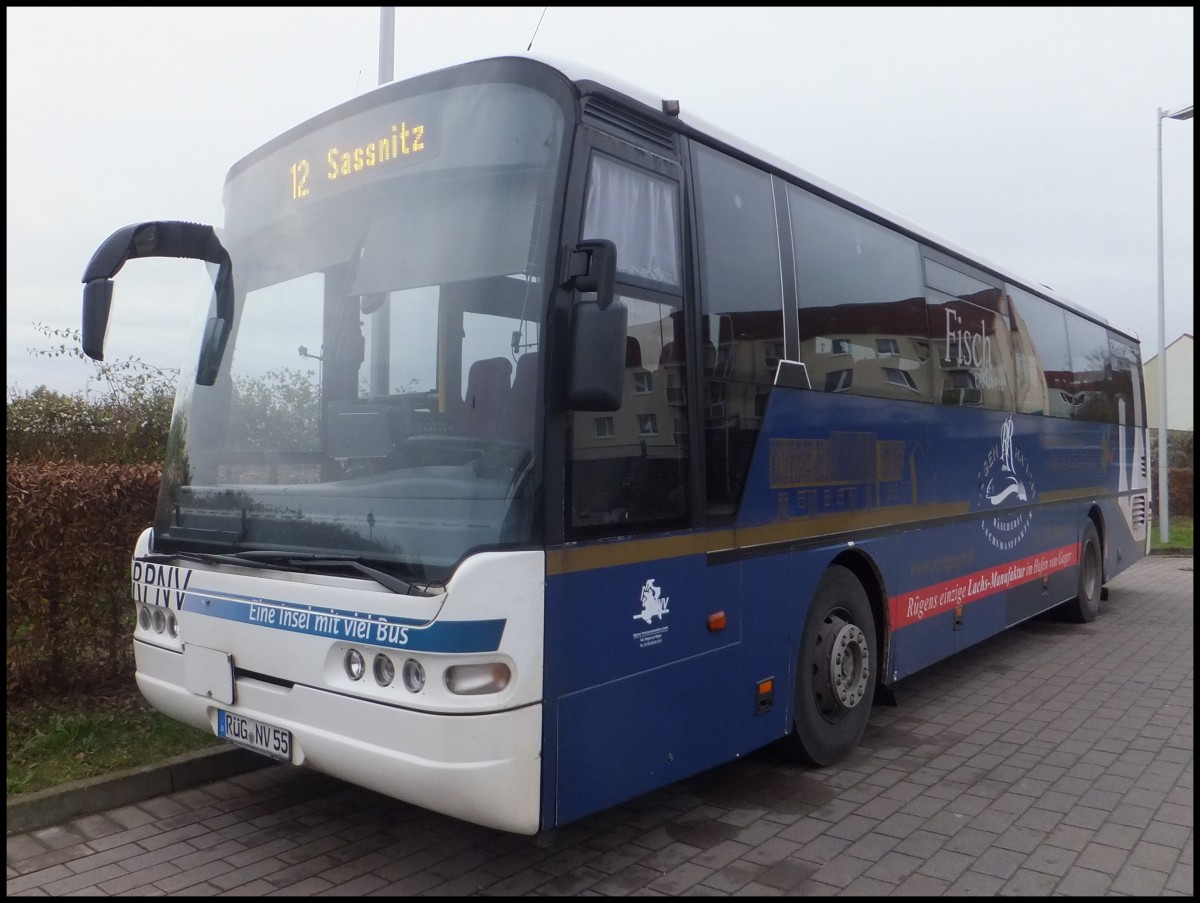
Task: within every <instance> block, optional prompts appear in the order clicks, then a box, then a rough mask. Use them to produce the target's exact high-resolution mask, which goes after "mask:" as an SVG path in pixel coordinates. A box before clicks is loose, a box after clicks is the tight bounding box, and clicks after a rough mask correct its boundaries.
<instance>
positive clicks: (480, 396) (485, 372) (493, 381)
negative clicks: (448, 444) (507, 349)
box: [463, 357, 513, 438]
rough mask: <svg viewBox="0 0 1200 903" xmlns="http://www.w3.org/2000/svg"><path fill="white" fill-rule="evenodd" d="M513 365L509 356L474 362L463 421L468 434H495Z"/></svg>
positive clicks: (469, 376) (464, 401)
mask: <svg viewBox="0 0 1200 903" xmlns="http://www.w3.org/2000/svg"><path fill="white" fill-rule="evenodd" d="M512 368H513V367H512V362H511V361H510V360H509V359H508V358H506V357H490V358H485V359H484V360H479V361H475V363H473V364H471V369H470V370H468V371H467V393H466V397H465V398H464V399H463V421H464V427H465V429H466V433H467V435H468V436H475V437H480V438H482V437H488V436H492V435H494V434H495V431H496V427H497V423H498V420H499V418H500V413H501V411H503V409H504V403H505V401H506V400H507V398H508V395H509V391H510V388H511V387H510V382H509V379H510V377H511V375H512Z"/></svg>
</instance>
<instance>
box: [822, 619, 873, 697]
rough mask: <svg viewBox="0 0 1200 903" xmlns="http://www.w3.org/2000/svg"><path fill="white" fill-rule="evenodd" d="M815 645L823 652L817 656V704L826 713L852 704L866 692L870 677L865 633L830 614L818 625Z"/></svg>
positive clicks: (869, 661) (854, 625)
mask: <svg viewBox="0 0 1200 903" xmlns="http://www.w3.org/2000/svg"><path fill="white" fill-rule="evenodd" d="M818 647H819V648H820V649H821V650H822V652H823V653H824V654H823V655H822V656H821V657H820V659H819V660H818V661H819V664H818V676H817V683H816V685H817V687H818V688H819V689H818V692H817V702H818V705H819V706H820V708H821V710H822V711H823V712H825V714H827V715H832V714H836V713H837V712H838V711H839V710H845V709H852V708H854V707H855V706H856V705H858V704H859V703H860V702H862V700H863V697H864V696H866V693H867V688H868V686H869V681H870V677H871V667H870V663H871V659H870V655H869V653H868V651H867V637H866V634H864V633H863V632H862V630H861V629H860V628H859V627H858V626H857V625H856V624H851V623H850V622H849V621H846V620H844V619H843V618H840V617H838V616H836V615H833V616H830V617H829V618H828V619H827V620H826V621H825V624H824V625H823V626H822V630H821V631H820V635H819V640H818Z"/></svg>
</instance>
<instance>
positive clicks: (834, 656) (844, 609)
mask: <svg viewBox="0 0 1200 903" xmlns="http://www.w3.org/2000/svg"><path fill="white" fill-rule="evenodd" d="M878 662H879V652H878V645H877V642H876V637H875V618H874V616H873V615H872V613H871V603H870V602H869V601H868V599H867V593H866V590H864V589H863V586H862V584H861V583H859V581H858V578H857V577H855V576H854V574H853V572H851V571H850V570H848V569H847V568H844V567H841V566H840V565H833V566H832V567H830V568H829V569H828V570H826V571H825V573H824V575H822V577H821V581H820V583H818V584H817V589H816V591H815V592H814V593H813V599H812V605H811V606H810V608H809V611H808V617H807V619H806V620H805V624H804V635H803V637H802V639H801V641H800V651H799V653H798V657H797V663H796V685H795V712H794V714H793V716H792V733H791V734H789V735H788V740H789V745H790V747H791V749H792V752H793V753H794V754H795V755H796V756H797V757H798V758H799V759H800V760H801V761H803V762H805V763H806V764H808V765H814V766H824V765H831V764H833V763H834V762H837V761H838V760H840V759H842V758H844V757H845V756H847V755H848V754H849V753H850V751H851V750H853V749H854V747H855V746H857V745H858V741H859V740H860V739H862V735H863V731H864V730H865V729H866V726H867V718H868V716H869V715H870V714H871V703H872V701H873V700H874V698H875V675H876V669H877V667H878Z"/></svg>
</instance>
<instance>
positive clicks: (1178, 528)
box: [1150, 517, 1195, 552]
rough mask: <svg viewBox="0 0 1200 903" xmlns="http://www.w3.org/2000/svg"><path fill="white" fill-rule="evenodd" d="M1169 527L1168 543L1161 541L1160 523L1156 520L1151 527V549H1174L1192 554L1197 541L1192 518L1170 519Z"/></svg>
mask: <svg viewBox="0 0 1200 903" xmlns="http://www.w3.org/2000/svg"><path fill="white" fill-rule="evenodd" d="M1167 525H1168V527H1169V528H1170V532H1169V537H1168V539H1167V541H1166V542H1162V541H1161V540H1160V539H1159V530H1158V521H1157V520H1155V521H1154V523H1153V525H1152V526H1151V531H1152V532H1151V535H1150V548H1151V549H1152V550H1153V549H1174V550H1178V551H1188V552H1191V551H1192V550H1193V549H1194V548H1195V540H1194V539H1193V533H1192V531H1193V520H1192V518H1190V517H1169V518H1168V524H1167Z"/></svg>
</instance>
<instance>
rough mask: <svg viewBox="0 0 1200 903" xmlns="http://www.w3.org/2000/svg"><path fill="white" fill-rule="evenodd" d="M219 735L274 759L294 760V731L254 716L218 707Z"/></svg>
mask: <svg viewBox="0 0 1200 903" xmlns="http://www.w3.org/2000/svg"><path fill="white" fill-rule="evenodd" d="M217 736H218V737H221V738H223V739H225V740H228V741H229V742H230V743H235V744H237V745H238V746H243V747H245V748H246V749H251V750H254V752H258V753H262V754H263V755H264V756H270V757H271V758H272V759H280V760H281V761H284V762H290V761H291V760H292V732H291V731H287V730H284V729H283V728H281V727H273V726H272V725H270V724H264V723H263V722H261V721H257V720H255V719H254V718H247V717H246V716H244V715H235V714H234V713H233V712H226V711H225V710H224V709H218V710H217Z"/></svg>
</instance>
